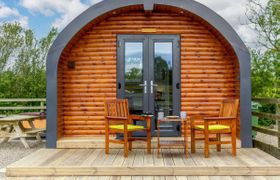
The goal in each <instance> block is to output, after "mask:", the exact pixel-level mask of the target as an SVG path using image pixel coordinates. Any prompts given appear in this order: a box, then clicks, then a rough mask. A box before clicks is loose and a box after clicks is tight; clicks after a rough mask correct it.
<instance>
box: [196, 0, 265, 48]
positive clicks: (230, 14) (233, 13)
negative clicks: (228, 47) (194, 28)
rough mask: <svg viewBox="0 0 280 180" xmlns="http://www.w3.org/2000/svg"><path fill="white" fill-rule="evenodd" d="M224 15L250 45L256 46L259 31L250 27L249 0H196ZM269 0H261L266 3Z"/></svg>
mask: <svg viewBox="0 0 280 180" xmlns="http://www.w3.org/2000/svg"><path fill="white" fill-rule="evenodd" d="M196 1H198V2H200V3H202V4H204V5H206V6H208V7H209V8H210V9H212V10H214V11H215V12H216V13H218V14H219V15H220V16H221V17H223V18H224V19H225V20H226V21H227V22H228V23H229V24H230V25H231V26H232V27H233V28H234V29H235V31H236V32H237V33H238V34H239V35H240V37H241V39H242V40H243V41H244V42H245V43H246V44H247V45H249V46H254V44H255V43H256V39H257V33H256V32H255V31H254V30H253V29H252V28H251V27H250V25H249V22H248V18H247V16H246V11H247V7H248V2H249V1H248V0H222V1H221V0H196ZM267 1H268V0H260V3H261V4H263V5H264V4H266V3H267Z"/></svg>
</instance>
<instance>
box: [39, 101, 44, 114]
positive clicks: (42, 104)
mask: <svg viewBox="0 0 280 180" xmlns="http://www.w3.org/2000/svg"><path fill="white" fill-rule="evenodd" d="M40 107H42V109H40V112H44V101H41V102H40Z"/></svg>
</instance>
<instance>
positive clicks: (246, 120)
mask: <svg viewBox="0 0 280 180" xmlns="http://www.w3.org/2000/svg"><path fill="white" fill-rule="evenodd" d="M142 4H143V5H144V9H145V10H152V9H153V7H154V4H159V5H167V6H173V7H178V8H181V9H184V10H186V11H189V12H191V13H193V14H195V15H197V16H199V17H201V18H202V19H204V20H205V21H207V22H208V23H209V24H211V25H212V26H213V27H215V28H216V29H217V30H218V31H219V32H220V33H221V34H222V35H223V37H224V38H225V39H226V40H227V41H228V42H229V44H230V45H231V46H232V48H233V49H234V51H235V53H236V55H237V58H238V62H239V68H240V69H239V70H240V139H241V142H242V147H252V136H251V80H250V73H251V72H250V54H249V52H248V49H247V48H246V46H245V44H244V43H243V41H242V40H241V39H240V37H239V36H238V35H237V33H236V32H235V31H234V29H233V28H232V27H231V26H230V25H229V24H228V23H227V22H226V21H225V20H224V19H223V18H222V17H220V16H219V15H218V14H216V13H215V12H214V11H212V10H211V9H209V8H207V7H206V6H204V5H202V4H200V3H198V2H195V1H193V0H104V1H102V2H100V3H98V4H96V5H94V6H92V7H90V8H89V9H87V10H86V11H84V12H83V13H82V14H81V15H79V16H78V17H77V18H76V19H74V20H73V21H72V22H71V23H70V24H69V25H68V26H67V27H66V28H65V29H64V30H63V31H62V32H61V33H60V34H59V35H58V37H57V38H56V40H55V41H54V43H53V45H52V47H51V48H50V50H49V53H48V57H47V148H56V142H57V108H58V106H57V72H58V63H59V59H60V55H61V53H62V52H63V50H64V48H65V47H66V46H67V44H68V43H69V42H70V40H71V39H72V38H73V37H74V36H75V35H76V34H77V33H78V32H79V30H80V29H82V28H83V27H84V26H86V25H87V24H88V23H90V22H91V21H92V20H94V19H95V18H97V17H98V16H100V15H102V14H104V13H106V12H110V11H112V10H115V9H118V8H121V7H126V6H132V5H142Z"/></svg>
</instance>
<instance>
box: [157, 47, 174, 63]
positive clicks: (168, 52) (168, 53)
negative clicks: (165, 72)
mask: <svg viewBox="0 0 280 180" xmlns="http://www.w3.org/2000/svg"><path fill="white" fill-rule="evenodd" d="M157 56H161V58H162V59H164V60H165V61H166V62H167V64H168V67H169V68H170V67H172V43H171V42H158V43H155V57H157Z"/></svg>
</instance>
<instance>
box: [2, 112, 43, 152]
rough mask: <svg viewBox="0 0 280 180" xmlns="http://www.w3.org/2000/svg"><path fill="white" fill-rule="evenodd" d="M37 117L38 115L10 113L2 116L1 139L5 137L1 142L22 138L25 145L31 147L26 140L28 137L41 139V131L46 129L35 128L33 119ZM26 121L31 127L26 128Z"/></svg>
mask: <svg viewBox="0 0 280 180" xmlns="http://www.w3.org/2000/svg"><path fill="white" fill-rule="evenodd" d="M37 118H38V116H31V115H10V116H6V117H2V118H0V139H1V138H3V140H2V141H1V142H0V143H4V142H8V141H9V140H11V139H16V138H20V141H21V142H22V144H23V145H24V147H25V148H30V147H29V145H28V144H27V142H26V138H27V137H36V139H37V140H38V141H41V133H43V132H44V131H45V129H39V128H35V126H34V124H33V121H34V120H35V119H37ZM24 121H27V122H28V123H29V125H30V127H31V128H24V126H23V124H22V123H23V122H24Z"/></svg>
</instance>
